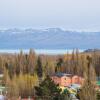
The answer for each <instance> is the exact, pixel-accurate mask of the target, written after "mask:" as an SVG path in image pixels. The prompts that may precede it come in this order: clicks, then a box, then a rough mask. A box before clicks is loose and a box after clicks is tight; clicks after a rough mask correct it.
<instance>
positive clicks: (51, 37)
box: [0, 28, 100, 49]
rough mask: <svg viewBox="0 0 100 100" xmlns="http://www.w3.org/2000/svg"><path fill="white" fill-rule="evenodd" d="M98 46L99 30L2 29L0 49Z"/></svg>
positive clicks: (0, 31) (99, 40)
mask: <svg viewBox="0 0 100 100" xmlns="http://www.w3.org/2000/svg"><path fill="white" fill-rule="evenodd" d="M29 48H34V49H73V48H79V49H88V48H100V32H86V31H85V32H79V31H66V30H63V29H60V28H47V29H5V30H4V29H2V30H0V49H29Z"/></svg>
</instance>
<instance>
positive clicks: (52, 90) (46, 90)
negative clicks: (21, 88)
mask: <svg viewBox="0 0 100 100" xmlns="http://www.w3.org/2000/svg"><path fill="white" fill-rule="evenodd" d="M61 91H62V90H61V89H60V88H59V85H57V84H55V83H54V81H52V79H51V78H50V77H49V76H47V77H46V78H45V79H44V80H43V81H42V82H41V83H40V84H39V86H36V87H35V93H36V95H37V96H39V97H40V98H41V99H42V98H43V97H47V98H48V99H46V100H64V97H65V95H64V94H61ZM37 100H38V99H37Z"/></svg>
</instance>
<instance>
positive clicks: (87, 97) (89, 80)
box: [79, 56, 96, 100]
mask: <svg viewBox="0 0 100 100" xmlns="http://www.w3.org/2000/svg"><path fill="white" fill-rule="evenodd" d="M85 63H86V62H85ZM91 64H92V59H91V57H89V56H87V66H85V70H84V78H85V82H84V85H83V87H82V89H81V91H80V92H79V97H80V100H96V91H95V71H94V68H93V66H92V65H91Z"/></svg>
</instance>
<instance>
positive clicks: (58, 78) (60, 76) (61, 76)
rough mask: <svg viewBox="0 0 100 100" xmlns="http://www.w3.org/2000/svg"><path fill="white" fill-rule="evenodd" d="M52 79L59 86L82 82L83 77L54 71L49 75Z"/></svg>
mask: <svg viewBox="0 0 100 100" xmlns="http://www.w3.org/2000/svg"><path fill="white" fill-rule="evenodd" d="M51 78H52V80H53V81H54V82H55V83H56V84H59V85H60V86H64V87H68V86H70V85H72V84H81V85H82V84H83V82H84V78H83V77H81V76H78V75H72V74H66V73H56V74H54V75H52V76H51Z"/></svg>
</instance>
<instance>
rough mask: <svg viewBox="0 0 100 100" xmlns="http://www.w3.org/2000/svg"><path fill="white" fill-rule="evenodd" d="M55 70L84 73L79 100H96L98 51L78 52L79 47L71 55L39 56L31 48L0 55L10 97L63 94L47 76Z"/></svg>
mask: <svg viewBox="0 0 100 100" xmlns="http://www.w3.org/2000/svg"><path fill="white" fill-rule="evenodd" d="M56 72H64V73H68V74H77V75H80V76H83V77H84V78H85V84H84V86H83V88H82V89H81V91H80V92H79V98H80V100H96V99H95V98H96V94H95V93H96V92H95V89H94V88H95V80H96V77H100V54H98V53H96V52H92V53H79V51H78V49H77V50H73V53H72V54H69V53H68V52H67V54H65V55H55V56H54V55H36V54H35V52H34V51H33V50H32V49H31V50H30V52H29V53H28V54H24V53H23V51H21V52H20V54H1V55H0V73H3V74H4V77H3V80H2V84H4V85H5V86H6V87H7V89H8V97H9V98H10V100H11V98H14V100H16V99H15V98H18V97H19V96H21V97H28V96H31V97H33V96H52V95H53V96H54V97H55V95H57V96H58V95H59V96H62V95H63V94H61V93H60V89H58V86H56V85H55V84H54V83H53V82H52V81H51V79H50V78H49V77H47V76H51V75H52V74H55V73H56ZM91 76H92V77H91ZM34 87H35V89H34ZM42 87H43V88H42ZM13 88H14V89H13ZM87 90H88V91H87ZM39 91H41V92H40V94H39ZM55 91H56V92H57V93H56V92H55ZM51 92H52V93H51ZM67 94H68V93H67ZM67 94H66V95H67ZM57 96H56V97H57ZM84 97H85V98H84ZM89 97H91V98H89ZM82 98H84V99H82ZM54 100H57V99H54ZM63 100H64V99H63Z"/></svg>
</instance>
